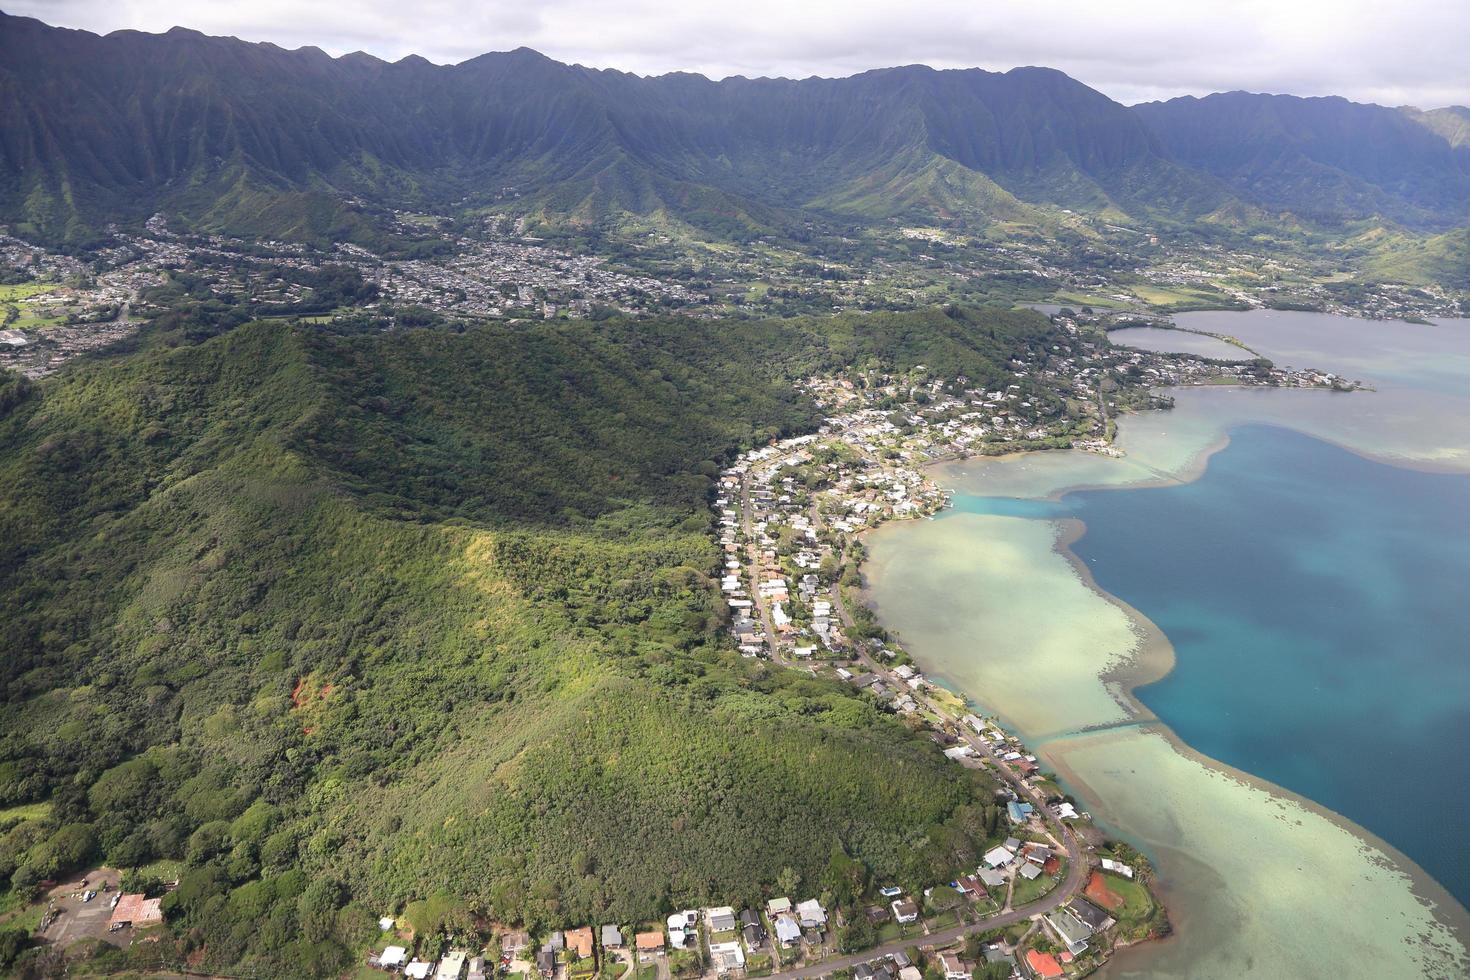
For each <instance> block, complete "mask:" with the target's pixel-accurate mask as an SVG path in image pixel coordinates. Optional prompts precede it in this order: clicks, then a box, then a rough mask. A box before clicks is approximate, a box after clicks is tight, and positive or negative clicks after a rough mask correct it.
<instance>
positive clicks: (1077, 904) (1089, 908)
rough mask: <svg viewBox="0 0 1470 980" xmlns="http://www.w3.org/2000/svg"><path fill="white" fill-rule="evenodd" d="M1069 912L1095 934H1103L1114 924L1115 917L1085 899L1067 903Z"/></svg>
mask: <svg viewBox="0 0 1470 980" xmlns="http://www.w3.org/2000/svg"><path fill="white" fill-rule="evenodd" d="M1067 911H1068V912H1071V913H1072V914H1073V915H1075V916H1076V917H1077V918H1078V919H1079V920H1081V921H1082V923H1083V924H1084V925H1086V926H1087V928H1089V929H1091V930H1092V931H1093V932H1102V931H1103V930H1104V929H1106V928H1108V926H1111V925H1112V924H1113V917H1112V916H1110V915H1108V914H1107V913H1106V912H1104V911H1103V910H1102V909H1100V908H1098V907H1097V906H1096V905H1093V904H1092V903H1091V902H1089V901H1088V900H1087V899H1085V898H1081V897H1078V898H1074V899H1072V900H1071V901H1070V902H1068V903H1067Z"/></svg>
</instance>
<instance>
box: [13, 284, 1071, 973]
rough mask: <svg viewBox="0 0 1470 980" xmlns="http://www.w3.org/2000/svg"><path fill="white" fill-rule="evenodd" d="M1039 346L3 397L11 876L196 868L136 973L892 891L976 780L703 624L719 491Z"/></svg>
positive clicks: (618, 328) (599, 356)
mask: <svg viewBox="0 0 1470 980" xmlns="http://www.w3.org/2000/svg"><path fill="white" fill-rule="evenodd" d="M1051 329H1052V328H1051V327H1050V325H1049V324H1047V322H1046V321H1045V320H1044V319H1043V318H1041V317H1039V316H1036V315H1033V314H1029V313H990V312H986V313H963V312H957V311H951V312H950V313H948V314H946V313H943V312H940V311H932V312H928V313H922V314H905V315H893V314H888V315H883V314H878V315H871V316H865V317H863V316H844V317H838V318H835V319H830V320H808V321H783V322H752V321H746V322H736V323H725V322H709V321H690V322H683V321H677V322H676V321H667V322H662V321H645V322H638V323H632V322H622V321H609V322H606V323H602V324H593V323H587V322H564V323H555V324H546V325H544V326H541V327H537V328H536V329H534V330H532V329H525V328H521V327H517V326H509V325H487V326H483V327H475V328H471V329H468V330H465V331H464V332H463V333H454V332H449V331H428V330H420V331H402V332H395V333H388V334H376V333H375V334H370V335H356V336H336V335H331V334H327V333H322V332H310V331H308V330H307V329H306V328H302V327H293V326H289V325H286V324H282V323H271V324H267V323H256V324H250V325H247V326H245V327H241V328H239V329H236V330H234V331H232V332H229V333H227V334H224V335H223V336H220V337H216V338H214V339H212V340H210V341H208V342H206V343H203V344H200V345H198V346H189V347H182V348H179V349H172V350H153V351H143V352H140V353H135V354H132V355H128V356H124V357H120V358H116V359H114V360H112V361H110V362H106V363H91V364H87V365H86V366H85V370H82V369H76V370H69V371H66V372H63V373H62V374H61V375H59V376H57V377H55V378H51V379H47V380H45V381H43V382H40V383H36V384H30V383H26V382H22V381H20V380H18V379H15V378H10V379H8V380H6V381H5V383H4V385H3V387H0V413H3V414H0V486H3V487H4V490H3V491H0V605H3V608H5V610H6V613H7V614H6V616H5V617H4V618H3V622H0V643H3V645H4V649H5V650H6V657H5V659H4V661H3V670H4V674H5V684H6V698H5V706H4V708H3V709H0V711H3V724H0V730H3V732H4V733H5V734H4V737H3V741H0V753H3V758H0V807H9V808H14V807H16V806H17V805H21V804H30V805H29V806H25V807H23V808H22V809H18V810H17V809H10V810H6V811H4V812H5V813H6V814H7V816H6V826H5V827H4V836H3V837H0V874H3V875H5V876H6V877H7V878H8V879H9V881H10V884H11V886H12V888H13V889H14V890H15V891H16V892H17V893H24V892H25V891H27V890H28V889H30V888H32V887H33V886H34V885H35V884H36V883H37V882H39V881H41V880H42V879H46V878H53V877H55V876H58V875H60V874H64V873H67V872H70V871H73V870H76V869H78V868H81V867H84V866H86V865H87V864H88V863H89V862H93V861H107V862H110V863H112V864H114V865H117V866H121V867H124V868H135V867H143V866H147V865H148V864H149V863H150V862H153V861H155V860H158V859H177V860H181V861H183V862H184V872H183V880H182V883H181V885H180V887H179V888H178V889H177V890H176V891H174V892H172V893H170V895H169V896H168V898H167V899H166V902H165V908H166V910H167V915H168V919H169V922H170V929H171V931H172V933H173V935H174V936H175V937H177V943H175V942H173V941H169V942H165V943H161V944H137V945H135V946H134V949H133V951H132V952H131V953H130V954H128V955H130V956H133V957H137V958H138V959H137V960H136V961H135V962H136V963H138V964H140V965H143V964H146V963H147V962H157V963H176V962H178V961H179V959H181V958H183V957H186V956H188V957H192V959H191V960H190V962H191V963H192V964H193V965H195V966H196V967H202V968H204V969H218V970H225V969H228V970H230V971H231V972H236V973H246V974H252V975H269V976H301V975H320V974H322V973H327V972H331V971H333V970H336V969H339V968H340V967H341V966H342V965H343V964H344V963H345V962H346V959H347V957H348V956H349V955H350V953H351V951H353V950H355V949H357V948H358V944H359V943H360V942H361V941H363V939H364V937H366V936H367V935H369V934H370V933H372V932H373V931H374V929H375V926H374V922H375V920H376V917H377V916H378V915H380V914H385V913H389V912H393V911H397V910H401V909H402V907H403V906H404V905H405V903H417V904H415V905H413V906H412V908H411V910H410V911H411V912H412V915H413V917H414V921H416V923H418V924H419V926H420V927H421V928H426V929H430V930H432V929H434V928H437V926H438V925H439V924H441V923H443V922H446V921H447V922H450V923H453V922H463V921H467V920H468V917H470V916H472V915H483V916H491V917H494V918H497V919H500V920H503V921H507V922H515V921H522V922H525V923H527V924H530V925H532V926H541V927H546V926H551V925H558V924H572V923H586V922H597V921H603V920H621V921H627V920H629V919H633V918H640V917H647V916H650V915H653V914H655V913H657V912H659V911H661V910H663V909H665V908H667V907H669V906H670V905H671V904H678V905H683V904H688V903H702V902H712V901H715V900H720V901H729V902H745V901H749V900H753V899H755V898H756V897H757V896H759V895H760V894H761V893H762V891H763V890H764V889H768V888H770V887H771V886H772V884H773V883H774V881H775V880H776V878H777V876H778V875H780V873H781V872H782V870H783V869H785V868H791V869H793V870H794V871H795V872H796V873H798V874H800V875H801V876H802V878H803V880H805V881H807V882H809V883H812V884H813V886H816V885H817V884H818V883H820V882H823V881H825V880H826V878H825V877H824V876H825V875H826V874H827V872H828V865H829V860H830V859H831V858H832V856H833V855H834V854H835V855H837V857H838V859H839V863H840V862H841V861H842V860H845V859H844V858H842V855H843V854H847V855H850V856H852V857H854V858H857V859H858V860H859V861H860V862H862V865H863V866H864V867H865V868H866V869H868V870H869V871H870V872H871V873H873V874H876V875H882V876H884V877H894V878H897V879H898V880H901V881H903V882H905V883H907V884H909V886H910V887H914V886H917V885H920V884H923V883H926V882H931V881H934V880H939V879H940V878H941V877H942V876H944V875H947V874H948V873H949V872H950V871H951V869H952V868H953V867H955V866H956V865H957V864H958V863H961V862H962V861H968V862H969V863H971V864H973V863H974V854H973V851H974V848H975V847H976V846H977V845H978V843H979V842H980V841H982V840H983V838H984V837H985V835H986V833H987V832H989V831H993V830H994V829H995V824H996V820H997V813H996V810H995V807H994V797H993V796H992V795H991V793H990V789H991V788H990V787H989V786H987V785H986V784H985V783H984V782H983V781H982V777H978V776H975V775H973V774H968V773H966V772H965V771H963V770H960V769H959V768H958V767H955V766H953V765H952V764H949V763H947V761H946V760H944V759H943V758H942V756H941V755H940V753H939V751H938V749H937V748H936V747H935V745H934V744H933V743H932V742H931V741H929V740H928V739H927V738H926V737H924V736H921V735H917V734H913V733H911V732H910V731H909V730H908V729H907V728H905V727H904V726H903V725H901V724H900V723H898V722H897V721H896V720H895V719H893V718H892V716H890V715H887V714H885V713H883V712H882V711H880V709H879V708H878V706H877V705H876V703H875V702H872V701H869V700H866V699H864V698H863V697H860V696H858V695H856V694H854V693H853V692H852V691H851V690H850V689H849V688H846V687H844V686H840V685H837V684H835V683H828V682H822V681H816V680H813V679H810V678H805V677H803V676H800V675H797V674H794V673H790V672H786V671H784V670H782V669H780V668H776V667H773V666H771V665H769V664H765V663H755V662H750V661H745V660H743V659H742V658H740V657H739V656H738V655H737V654H735V653H734V652H733V651H732V650H731V649H730V648H729V643H728V640H726V639H725V637H724V634H723V632H722V631H721V630H720V629H719V626H720V624H721V623H722V621H723V617H724V615H725V611H724V609H723V606H722V602H721V600H720V598H719V593H718V590H717V588H716V587H715V585H714V584H713V581H714V580H712V576H713V575H715V573H716V570H717V562H718V560H719V558H718V553H717V549H716V547H715V545H714V542H713V539H712V537H711V535H710V533H709V529H710V522H711V514H710V510H709V499H710V491H711V487H712V481H711V477H712V475H713V474H714V473H715V472H716V469H717V467H718V465H719V463H720V461H721V460H722V459H725V458H727V457H729V456H730V455H731V454H732V453H733V452H735V451H736V450H737V449H738V448H740V447H742V446H749V445H752V444H755V443H759V442H761V441H764V440H766V439H769V438H771V437H773V436H776V435H778V434H781V433H789V432H792V431H795V430H799V429H800V428H802V427H804V426H807V425H809V424H811V422H812V421H813V419H814V414H813V409H812V407H811V406H810V405H809V404H807V403H806V402H805V401H804V400H803V399H802V398H800V397H798V396H797V395H796V394H794V393H793V389H792V388H791V386H790V384H789V381H790V380H791V379H792V378H795V377H801V376H805V375H806V374H808V373H810V372H812V371H814V370H818V369H821V368H824V367H833V366H837V365H843V364H851V363H858V364H861V363H870V364H874V365H878V366H888V367H906V366H912V365H913V364H915V363H925V364H928V365H929V366H930V368H931V369H932V370H934V371H936V372H943V373H964V374H966V375H968V376H969V377H971V378H972V379H975V380H976V381H977V382H979V383H982V384H995V383H999V382H1000V381H1001V379H1002V378H1005V377H1007V375H1006V369H1005V361H1006V359H1007V358H1008V357H1009V356H1011V355H1012V354H1015V353H1017V352H1019V351H1022V350H1024V349H1027V348H1031V347H1035V346H1037V345H1043V344H1048V343H1050V341H1051V339H1052V335H1051Z"/></svg>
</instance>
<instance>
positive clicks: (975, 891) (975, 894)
mask: <svg viewBox="0 0 1470 980" xmlns="http://www.w3.org/2000/svg"><path fill="white" fill-rule="evenodd" d="M954 888H955V891H957V892H959V893H960V894H961V895H963V896H965V897H966V898H968V899H969V900H970V901H972V902H978V901H979V900H980V899H982V898H984V897H985V896H986V891H985V885H983V884H982V883H981V881H980V879H979V878H976V877H975V876H974V875H965V876H964V877H962V878H961V879H960V880H959V881H956V882H955V883H954Z"/></svg>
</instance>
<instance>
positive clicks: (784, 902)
mask: <svg viewBox="0 0 1470 980" xmlns="http://www.w3.org/2000/svg"><path fill="white" fill-rule="evenodd" d="M790 911H791V899H789V898H773V899H771V900H770V901H769V902H767V903H766V915H769V916H770V917H771V919H772V921H774V920H775V918H776V916H778V915H780V914H781V913H783V912H790Z"/></svg>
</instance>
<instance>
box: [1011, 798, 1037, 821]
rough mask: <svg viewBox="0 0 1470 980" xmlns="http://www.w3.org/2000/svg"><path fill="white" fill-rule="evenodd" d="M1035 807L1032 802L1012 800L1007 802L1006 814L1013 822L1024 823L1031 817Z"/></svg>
mask: <svg viewBox="0 0 1470 980" xmlns="http://www.w3.org/2000/svg"><path fill="white" fill-rule="evenodd" d="M1035 809H1036V808H1035V807H1033V806H1032V805H1031V804H1030V803H1023V802H1021V801H1020V800H1011V802H1009V803H1007V804H1006V815H1007V816H1008V817H1010V818H1011V823H1013V824H1023V823H1025V822H1026V821H1027V820H1028V819H1030V817H1031V813H1032V811H1033V810H1035Z"/></svg>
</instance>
